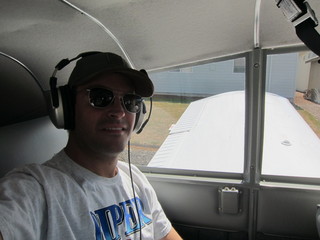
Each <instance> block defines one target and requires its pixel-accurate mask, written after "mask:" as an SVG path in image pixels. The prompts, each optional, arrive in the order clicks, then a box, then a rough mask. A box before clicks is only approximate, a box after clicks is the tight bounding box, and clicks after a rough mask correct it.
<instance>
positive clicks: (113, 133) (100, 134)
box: [70, 73, 136, 156]
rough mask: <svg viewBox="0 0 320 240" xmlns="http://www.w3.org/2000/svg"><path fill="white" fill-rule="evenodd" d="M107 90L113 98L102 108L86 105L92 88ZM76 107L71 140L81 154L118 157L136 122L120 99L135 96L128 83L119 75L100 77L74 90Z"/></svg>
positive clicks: (126, 79) (128, 81)
mask: <svg viewBox="0 0 320 240" xmlns="http://www.w3.org/2000/svg"><path fill="white" fill-rule="evenodd" d="M96 87H99V88H106V89H108V90H111V91H112V92H113V94H114V96H115V99H114V101H113V102H112V103H111V104H109V105H108V106H106V107H104V108H94V107H93V106H91V104H90V103H89V98H88V94H89V93H88V91H87V89H91V88H96ZM76 92H77V93H76V103H75V129H74V130H73V131H71V133H70V134H73V137H74V138H73V140H74V141H76V143H77V144H76V145H77V146H79V147H80V148H81V150H82V151H87V152H88V153H91V154H103V155H112V156H117V155H118V154H119V153H120V152H122V151H123V150H124V148H125V147H126V145H127V143H128V141H129V139H130V136H131V132H132V130H133V125H134V121H135V115H136V114H134V113H130V112H128V111H126V109H125V108H124V106H123V104H122V100H121V98H122V97H123V95H125V94H127V93H134V87H133V85H132V83H131V81H130V80H129V79H128V78H127V77H125V76H123V75H120V74H115V73H114V74H110V73H109V74H107V73H106V74H101V75H99V76H97V77H95V78H94V79H93V80H91V81H90V82H88V83H86V84H84V85H81V86H79V87H77V89H76Z"/></svg>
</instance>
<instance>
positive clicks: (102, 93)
mask: <svg viewBox="0 0 320 240" xmlns="http://www.w3.org/2000/svg"><path fill="white" fill-rule="evenodd" d="M89 100H90V104H91V105H92V106H94V107H98V108H103V107H106V106H108V105H109V104H110V103H111V102H112V100H113V93H112V92H111V91H109V90H107V89H102V88H92V89H90V92H89Z"/></svg>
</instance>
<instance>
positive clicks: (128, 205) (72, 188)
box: [0, 53, 181, 240]
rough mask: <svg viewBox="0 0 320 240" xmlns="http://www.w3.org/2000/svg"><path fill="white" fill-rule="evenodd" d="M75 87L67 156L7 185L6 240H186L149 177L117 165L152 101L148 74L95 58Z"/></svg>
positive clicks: (3, 190)
mask: <svg viewBox="0 0 320 240" xmlns="http://www.w3.org/2000/svg"><path fill="white" fill-rule="evenodd" d="M68 88H70V92H69V93H68V94H70V95H71V96H70V99H71V103H72V105H73V106H74V109H73V112H74V117H73V119H71V121H74V122H73V124H71V125H73V126H74V127H73V128H72V129H70V131H69V139H68V143H67V145H66V147H65V149H64V150H62V151H61V152H59V153H58V154H57V155H55V156H54V157H53V158H52V159H51V160H50V161H48V162H46V163H44V164H42V165H36V164H34V165H29V166H26V167H24V168H22V169H18V170H14V171H12V172H11V173H9V174H8V175H7V176H6V177H4V178H3V179H2V180H1V181H0V212H1V215H0V232H1V233H2V237H1V234H0V239H2V238H3V239H4V240H8V239H68V240H71V239H77V240H79V239H85V240H88V239H97V240H100V239H101V240H102V239H106V240H109V239H110V240H111V239H123V240H129V239H130V240H131V239H143V240H147V239H162V240H180V239H181V238H180V236H179V235H178V234H177V233H176V231H175V230H174V229H173V228H172V226H171V223H170V222H169V220H168V219H167V217H166V216H165V213H164V212H163V210H162V208H161V206H160V204H159V202H158V200H157V197H156V194H155V192H154V190H153V188H152V187H151V185H150V183H148V181H147V179H146V177H145V176H144V175H143V174H142V173H141V172H140V171H139V170H138V169H137V168H136V167H134V166H132V170H131V168H130V165H128V164H126V163H123V162H118V160H117V157H118V155H119V154H120V153H121V152H122V151H123V150H124V149H125V147H126V145H127V143H128V141H129V139H130V136H131V133H132V132H133V129H134V125H135V120H136V119H135V118H136V115H137V114H138V113H140V111H141V108H142V102H141V97H140V96H142V97H150V96H151V95H152V94H153V84H152V82H151V80H150V79H149V77H148V76H147V74H146V73H145V72H143V71H142V72H141V71H137V70H133V69H131V68H129V67H128V64H127V63H126V62H125V61H124V60H123V59H122V58H121V57H120V56H118V55H115V54H112V53H94V54H91V55H88V56H85V57H83V58H81V59H80V60H78V62H77V64H76V67H75V68H74V70H73V72H72V74H71V76H70V79H69V82H68ZM131 174H132V179H133V184H132V182H131V181H132V179H131Z"/></svg>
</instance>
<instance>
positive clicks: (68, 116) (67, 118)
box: [59, 85, 75, 130]
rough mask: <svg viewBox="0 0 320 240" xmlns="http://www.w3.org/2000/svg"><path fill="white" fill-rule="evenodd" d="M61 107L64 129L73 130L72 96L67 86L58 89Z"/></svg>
mask: <svg viewBox="0 0 320 240" xmlns="http://www.w3.org/2000/svg"><path fill="white" fill-rule="evenodd" d="M59 91H60V94H61V100H62V105H63V119H64V126H63V128H64V129H67V130H72V129H74V123H75V121H74V94H73V92H72V90H71V89H70V87H69V86H68V85H65V86H61V87H59Z"/></svg>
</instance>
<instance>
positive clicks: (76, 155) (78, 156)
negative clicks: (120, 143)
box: [65, 145, 118, 178]
mask: <svg viewBox="0 0 320 240" xmlns="http://www.w3.org/2000/svg"><path fill="white" fill-rule="evenodd" d="M65 152H66V154H67V155H68V156H69V157H70V159H71V160H73V161H74V162H76V163H77V164H79V165H80V166H82V167H84V168H86V169H88V170H89V171H91V172H93V173H95V174H97V175H99V176H102V177H107V178H111V177H114V176H116V175H117V173H118V168H117V163H118V160H117V157H118V154H108V155H107V154H99V153H93V152H91V153H88V152H87V151H82V150H81V149H75V148H72V147H70V146H68V145H67V146H66V148H65Z"/></svg>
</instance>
